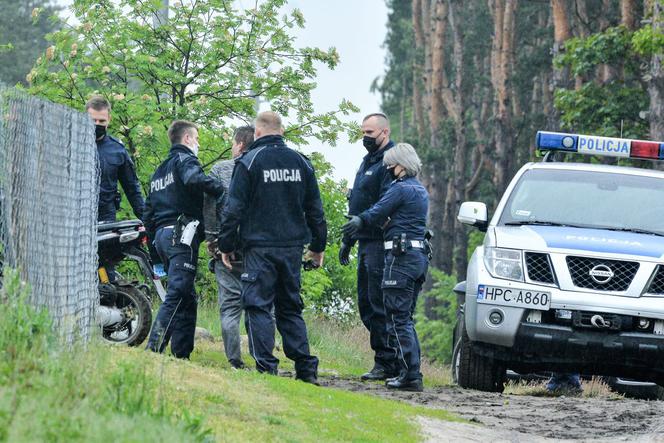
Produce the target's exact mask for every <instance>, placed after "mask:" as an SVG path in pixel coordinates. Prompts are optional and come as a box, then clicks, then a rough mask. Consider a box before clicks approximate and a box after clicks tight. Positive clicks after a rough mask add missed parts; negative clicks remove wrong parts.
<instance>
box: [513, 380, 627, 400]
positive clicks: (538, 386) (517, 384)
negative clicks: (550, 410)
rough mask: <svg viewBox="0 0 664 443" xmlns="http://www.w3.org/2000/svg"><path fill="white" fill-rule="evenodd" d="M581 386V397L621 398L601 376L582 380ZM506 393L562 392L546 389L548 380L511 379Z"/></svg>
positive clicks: (542, 395) (539, 394)
mask: <svg viewBox="0 0 664 443" xmlns="http://www.w3.org/2000/svg"><path fill="white" fill-rule="evenodd" d="M581 387H582V388H583V392H582V393H581V394H580V395H579V397H583V398H605V399H614V400H616V399H621V398H623V396H622V395H620V394H617V393H615V392H613V391H612V390H611V388H609V385H608V384H606V382H605V381H603V380H602V379H601V378H599V377H592V378H591V379H590V380H582V381H581ZM504 392H505V394H511V395H533V396H537V397H557V396H560V395H561V393H553V392H549V391H547V389H546V381H524V380H521V381H514V380H510V381H509V382H508V383H507V384H506V385H505V391H504Z"/></svg>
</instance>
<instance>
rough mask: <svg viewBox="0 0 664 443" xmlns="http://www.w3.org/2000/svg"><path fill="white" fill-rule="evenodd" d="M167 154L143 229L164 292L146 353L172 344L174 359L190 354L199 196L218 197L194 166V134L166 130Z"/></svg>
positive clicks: (184, 126) (191, 128) (178, 125)
mask: <svg viewBox="0 0 664 443" xmlns="http://www.w3.org/2000/svg"><path fill="white" fill-rule="evenodd" d="M168 138H169V139H170V141H171V144H172V146H171V150H170V152H169V155H168V158H167V159H166V160H165V161H164V162H163V163H162V164H161V165H159V167H158V168H157V170H156V171H155V173H154V175H153V176H152V179H151V180H150V193H149V195H148V199H147V202H146V210H145V226H146V228H147V229H148V232H149V234H150V237H151V238H154V245H155V247H156V249H157V253H158V254H159V256H160V258H161V259H162V261H163V263H164V265H165V268H166V269H167V270H168V271H167V274H168V291H167V293H166V299H165V301H164V303H162V305H161V306H160V307H159V312H158V313H157V317H156V319H155V321H154V323H153V325H152V330H151V331H150V338H149V340H148V345H147V348H148V349H150V350H152V351H154V352H163V351H164V349H165V348H166V346H167V345H168V342H169V340H170V341H171V352H172V353H173V355H174V356H175V357H177V358H189V355H190V354H191V352H192V351H193V349H194V333H195V330H196V314H197V299H196V292H195V290H194V279H195V278H196V265H197V263H198V249H199V246H200V242H201V241H202V239H203V235H204V226H203V194H204V193H208V194H210V195H212V196H214V197H215V198H220V197H221V195H222V193H223V188H222V185H221V182H218V181H216V180H213V179H211V178H209V177H207V176H206V175H205V174H204V173H203V169H202V168H201V165H200V163H199V161H198V157H197V155H198V148H199V145H198V129H197V128H196V125H194V124H193V123H190V122H187V121H183V120H176V121H174V122H173V123H172V124H171V126H170V128H169V129H168Z"/></svg>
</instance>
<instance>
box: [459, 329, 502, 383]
mask: <svg viewBox="0 0 664 443" xmlns="http://www.w3.org/2000/svg"><path fill="white" fill-rule="evenodd" d="M460 322H461V324H460V325H459V324H457V328H458V329H457V330H459V332H460V333H459V334H456V337H455V343H454V348H453V352H452V365H453V367H452V377H453V379H454V381H456V382H457V383H458V384H459V386H461V387H462V388H468V389H477V390H479V391H486V392H503V389H504V388H505V386H504V385H505V365H504V364H503V363H502V362H501V361H499V360H496V359H494V358H492V357H487V356H484V355H480V354H478V353H477V352H475V351H474V349H473V345H472V342H471V341H470V338H468V333H467V332H466V326H465V324H464V323H463V320H460Z"/></svg>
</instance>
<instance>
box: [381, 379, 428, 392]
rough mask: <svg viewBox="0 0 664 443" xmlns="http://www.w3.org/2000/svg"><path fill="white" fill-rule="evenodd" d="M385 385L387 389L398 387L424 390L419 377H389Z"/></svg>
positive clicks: (418, 390) (415, 390)
mask: <svg viewBox="0 0 664 443" xmlns="http://www.w3.org/2000/svg"><path fill="white" fill-rule="evenodd" d="M385 386H387V387H388V388H389V389H398V390H400V391H413V392H422V391H424V385H423V384H422V379H421V378H416V379H414V380H408V379H405V378H403V377H399V378H397V379H391V380H389V381H387V382H385Z"/></svg>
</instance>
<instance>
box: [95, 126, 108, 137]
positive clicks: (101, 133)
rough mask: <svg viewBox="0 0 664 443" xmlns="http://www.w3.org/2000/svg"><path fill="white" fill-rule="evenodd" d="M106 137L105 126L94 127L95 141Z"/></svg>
mask: <svg viewBox="0 0 664 443" xmlns="http://www.w3.org/2000/svg"><path fill="white" fill-rule="evenodd" d="M105 135H106V126H102V125H95V137H96V138H97V140H99V139H101V138H102V137H104V136H105Z"/></svg>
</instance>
